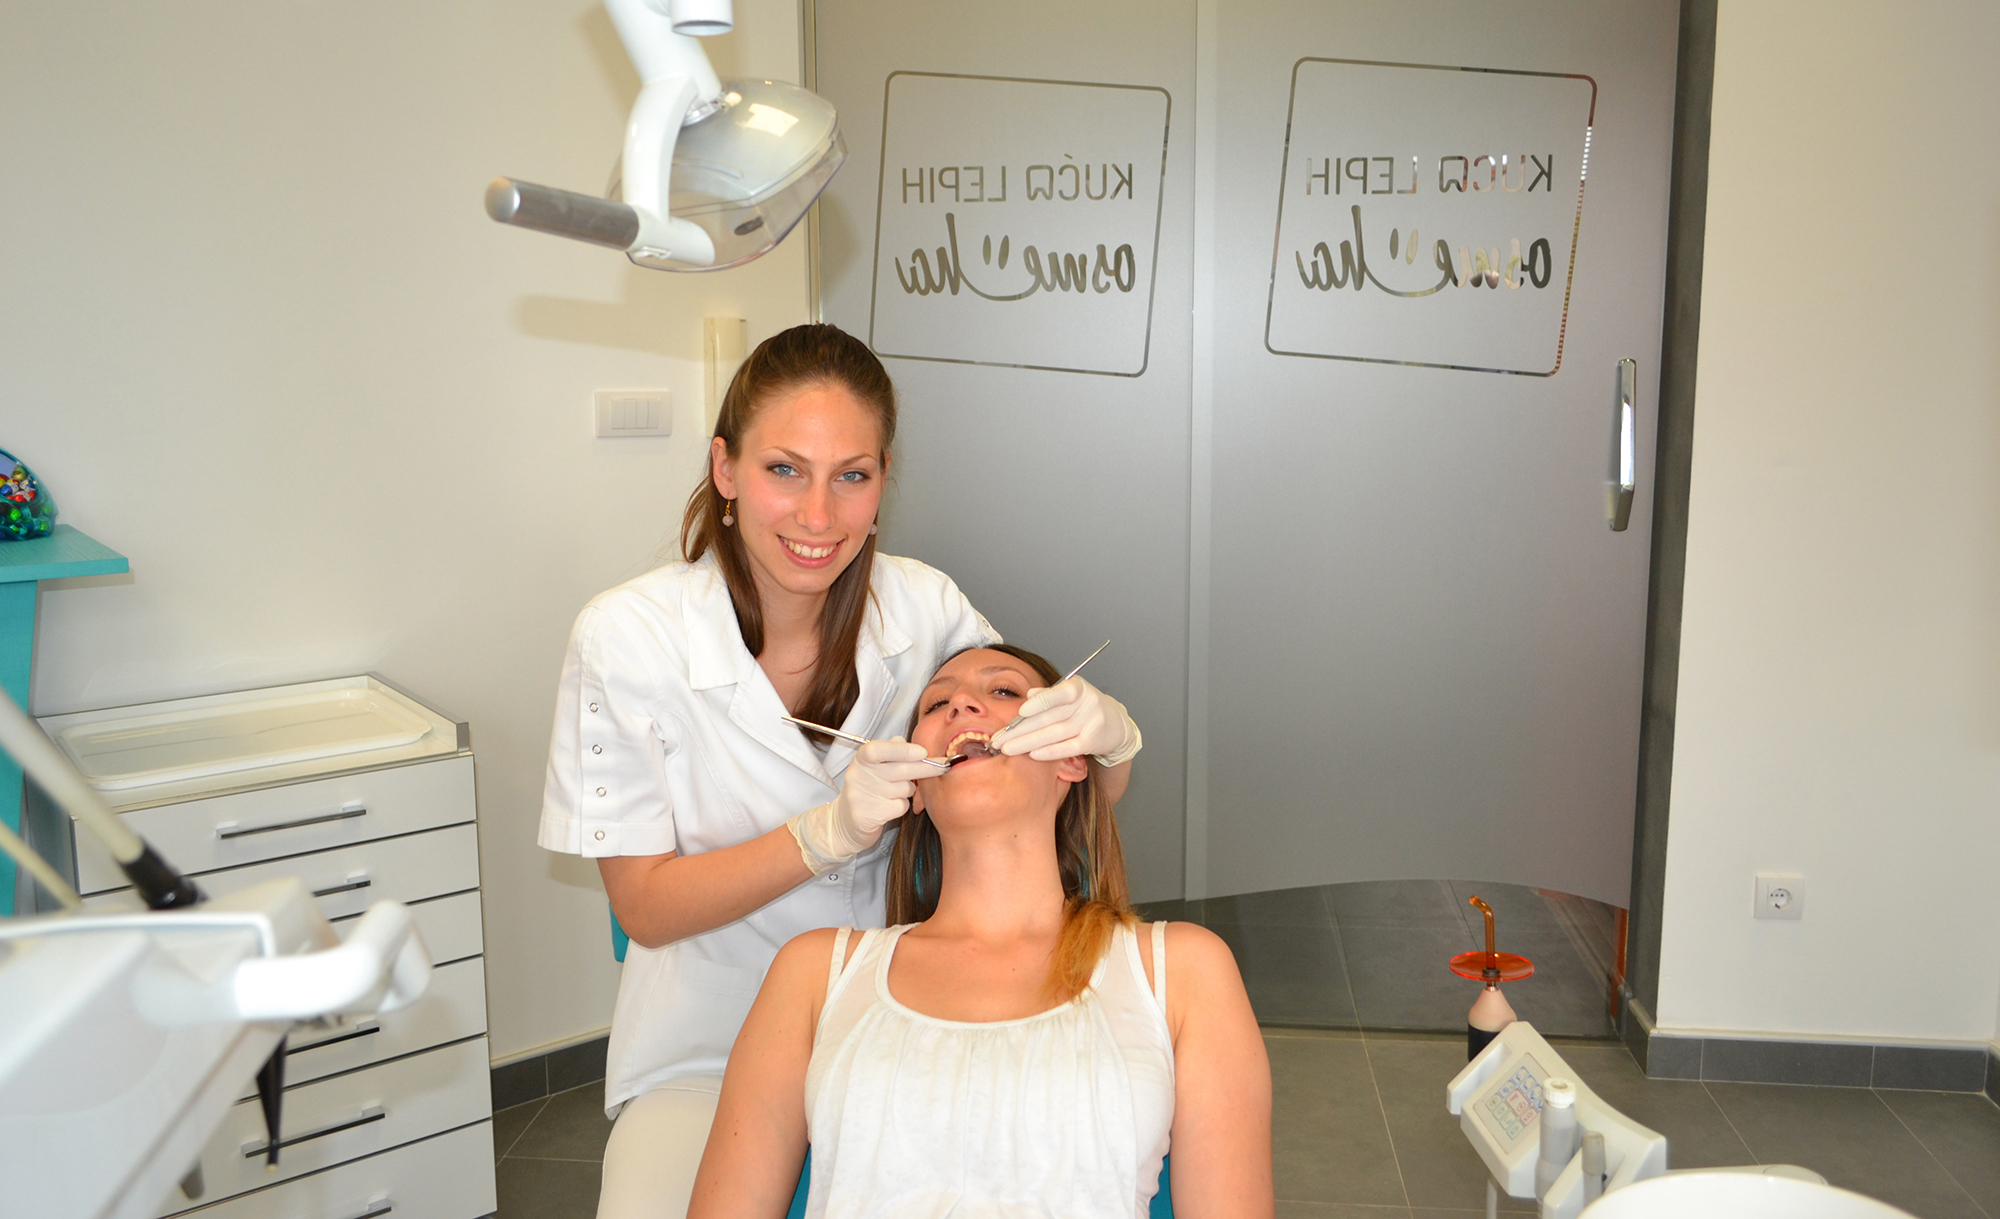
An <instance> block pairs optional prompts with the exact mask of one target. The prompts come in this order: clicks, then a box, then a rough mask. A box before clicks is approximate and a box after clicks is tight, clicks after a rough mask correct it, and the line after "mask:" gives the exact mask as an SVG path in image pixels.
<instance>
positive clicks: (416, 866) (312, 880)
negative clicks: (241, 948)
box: [84, 824, 479, 919]
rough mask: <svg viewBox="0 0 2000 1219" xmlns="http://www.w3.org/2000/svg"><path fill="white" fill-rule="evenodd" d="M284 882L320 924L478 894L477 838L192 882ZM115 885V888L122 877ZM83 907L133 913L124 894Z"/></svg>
mask: <svg viewBox="0 0 2000 1219" xmlns="http://www.w3.org/2000/svg"><path fill="white" fill-rule="evenodd" d="M176 866H178V865H176ZM285 876H296V877H298V878H299V879H300V880H302V881H304V882H305V885H306V888H308V889H311V890H312V891H313V892H314V893H315V894H317V895H318V896H319V908H320V911H321V913H323V914H325V915H326V917H328V918H330V919H339V918H347V917H349V916H351V915H356V914H360V913H361V912H362V911H364V910H366V909H368V907H370V906H372V905H374V904H375V903H376V902H378V901H381V900H382V899H384V898H387V899H389V900H390V901H398V902H404V903H409V902H418V901H422V900H424V899H425V898H427V897H437V896H439V895H440V894H444V893H457V892H460V891H461V890H465V889H476V888H478V887H479V834H478V831H477V830H476V829H475V828H474V827H473V826H471V825H469V824H468V825H454V826H450V827H447V828H445V829H441V830H430V831H427V832H425V833H422V834H409V835H405V836H404V837H401V838H389V839H384V840H383V841H380V842H364V843H362V844H360V845H359V846H351V847H339V848H337V849H335V850H331V851H315V852H313V853H312V854H310V855H298V856H293V857H291V858H288V859H274V860H272V861H270V862H269V863H259V864H251V865H249V866H247V867H241V868H224V869H222V870H221V871H219V872H207V873H203V874H202V875H200V876H198V877H197V878H196V880H197V881H198V882H199V883H200V885H201V887H202V890H203V891H204V892H206V893H207V894H208V895H209V896H210V897H222V896H224V895H226V894H230V893H235V892H237V891H239V890H242V889H248V888H250V887H251V886H252V885H260V884H263V883H264V882H265V881H267V880H276V879H278V878H280V877H285ZM119 879H120V880H121V881H122V880H123V879H124V877H122V876H121V877H119ZM84 904H85V905H86V906H89V907H91V908H92V909H107V908H125V907H129V908H131V909H135V910H136V909H139V908H140V903H139V900H138V898H137V896H136V895H134V894H133V892H132V890H131V889H129V888H126V889H118V890H114V891H111V892H107V893H98V894H95V895H93V896H92V897H90V898H89V899H88V900H87V901H86V902H85V903H84Z"/></svg>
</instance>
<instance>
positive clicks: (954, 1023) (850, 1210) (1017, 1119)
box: [806, 923, 1174, 1219]
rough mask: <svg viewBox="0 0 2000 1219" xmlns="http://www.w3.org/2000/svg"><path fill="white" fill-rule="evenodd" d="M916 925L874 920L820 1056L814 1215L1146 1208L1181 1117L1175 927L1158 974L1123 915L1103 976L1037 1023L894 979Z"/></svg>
mask: <svg viewBox="0 0 2000 1219" xmlns="http://www.w3.org/2000/svg"><path fill="white" fill-rule="evenodd" d="M909 929H910V928H909V927H908V926H903V927H890V928H887V929H886V930H877V931H864V932H863V933H862V935H861V943H860V945H859V946H858V947H857V948H856V949H855V952H854V959H853V960H851V961H848V962H847V963H846V967H845V968H842V965H841V962H842V960H843V958H845V957H846V955H847V939H848V931H847V929H846V928H842V929H841V931H840V933H839V935H838V936H836V937H835V939H834V946H833V961H832V965H831V967H830V968H829V970H828V977H827V996H826V1004H825V1006H824V1008H823V1009H822V1011H821V1013H820V1019H819V1028H818V1029H817V1030H816V1031H815V1033H814V1035H813V1052H812V1062H811V1065H809V1066H808V1067H807V1068H806V1129H807V1133H808V1135H809V1137H810V1140H811V1144H812V1185H811V1191H810V1193H809V1194H808V1195H807V1199H806V1215H807V1216H808V1219H819V1217H821V1216H827V1217H830V1219H861V1217H862V1216H867V1217H869V1219H878V1217H879V1219H938V1217H939V1216H943V1215H950V1216H952V1217H953V1219H1026V1217H1028V1216H1034V1217H1036V1219H1043V1217H1054V1216H1060V1217H1061V1219H1145V1215H1146V1209H1147V1204H1148V1203H1149V1202H1150V1201H1151V1200H1152V1197H1153V1194H1154V1192H1155V1191H1156V1190H1157V1189H1158V1187H1159V1179H1160V1164H1161V1161H1162V1160H1163V1158H1164V1157H1165V1156H1166V1153H1167V1136H1168V1133H1169V1131H1170V1130H1171V1129H1172V1126H1173V1121H1174V1047H1173V1041H1172V1038H1171V1037H1170V1036H1169V1034H1168V1031H1167V1016H1166V1008H1167V999H1166V977H1167V969H1166V964H1167V956H1166V929H1167V925H1166V924H1165V923H1154V924H1153V976H1154V978H1155V983H1154V985H1153V986H1152V987H1151V988H1150V989H1149V988H1148V987H1147V985H1146V971H1145V967H1144V965H1143V964H1141V962H1140V959H1139V940H1138V936H1137V935H1136V934H1135V933H1134V932H1133V930H1132V929H1131V928H1130V927H1123V926H1121V927H1119V928H1118V929H1117V930H1116V931H1115V932H1114V933H1113V936H1112V940H1111V946H1110V950H1109V951H1108V952H1106V953H1105V955H1104V959H1103V960H1101V961H1099V962H1098V963H1097V969H1096V971H1095V972H1094V973H1093V974H1092V975H1091V979H1090V985H1089V986H1088V987H1087V988H1086V989H1085V990H1084V992H1083V993H1082V994H1080V995H1078V996H1077V997H1076V998H1074V999H1071V1000H1070V1001H1069V1002H1068V1003H1065V1004H1063V1005H1062V1006H1061V1007H1057V1008H1052V1009H1050V1010H1049V1011H1045V1012H1041V1013H1039V1014H1037V1015H1033V1016H1026V1017H1023V1018H1022V1019H1019V1020H996V1021H993V1022H990V1023H968V1022H966V1021H960V1020H941V1019H939V1018H937V1017H935V1016H926V1015H924V1014H923V1013H921V1012H915V1011H912V1010H910V1009H909V1008H907V1007H904V1006H903V1005H902V1004H901V1003H898V1002H897V1001H896V1000H895V998H894V997H893V996H891V995H890V993H889V961H890V959H891V958H892V957H893V956H894V955H895V952H896V943H897V941H898V940H900V939H902V937H903V933H904V932H906V931H908V930H909Z"/></svg>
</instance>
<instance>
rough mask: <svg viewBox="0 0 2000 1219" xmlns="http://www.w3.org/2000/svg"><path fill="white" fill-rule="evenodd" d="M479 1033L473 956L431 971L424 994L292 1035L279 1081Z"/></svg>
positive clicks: (251, 1090) (478, 965)
mask: <svg viewBox="0 0 2000 1219" xmlns="http://www.w3.org/2000/svg"><path fill="white" fill-rule="evenodd" d="M485 1031H486V962H485V960H483V959H482V958H480V957H473V958H471V959H470V960H465V961H458V962H456V963H454V964H451V965H446V966H445V967H443V968H442V969H438V970H435V971H433V972H432V973H431V984H430V987H429V988H428V989H426V990H425V991H424V997H423V998H421V999H419V1000H417V1001H416V1002H415V1003H412V1004H411V1005H410V1006H408V1007H406V1008H403V1009H401V1010H400V1011H393V1012H388V1013H386V1014H384V1015H380V1016H370V1017H368V1018H367V1019H365V1020H360V1021H356V1022H355V1023H353V1024H351V1025H349V1026H348V1027H347V1028H344V1029H338V1030H335V1031H331V1032H321V1031H317V1030H315V1031H313V1032H298V1033H294V1034H293V1035H292V1039H291V1041H290V1043H289V1047H290V1048H289V1049H288V1050H287V1051H286V1053H285V1082H286V1083H287V1084H302V1083H308V1082H310V1081H312V1080H315V1079H320V1078H323V1077H325V1076H328V1075H333V1074H336V1073H337V1072H340V1071H353V1070H358V1069H359V1068H361V1067H365V1066H367V1065H369V1064H370V1063H376V1062H381V1061H383V1060H385V1059H390V1058H400V1057H401V1056H403V1055H404V1054H414V1053H416V1052H417V1051H419V1050H428V1049H430V1048H431V1047H432V1046H439V1045H443V1044H444V1043H446V1042H447V1041H457V1040H458V1039H460V1038H461V1037H472V1036H476V1035H477V1034H480V1033H483V1032H485ZM256 1094H257V1085H256V1083H255V1081H252V1082H250V1083H247V1084H245V1085H244V1089H243V1099H245V1100H248V1099H249V1098H251V1097H253V1096H255V1095H256ZM288 1124H289V1123H288Z"/></svg>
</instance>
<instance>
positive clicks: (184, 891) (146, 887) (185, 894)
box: [0, 692, 202, 910]
mask: <svg viewBox="0 0 2000 1219" xmlns="http://www.w3.org/2000/svg"><path fill="white" fill-rule="evenodd" d="M0 749H4V750H6V751H7V752H8V753H9V754H12V755H13V757H14V761H16V762H18V763H19V764H20V766H21V769H22V770H23V771H24V772H26V773H27V776H28V777H29V778H30V779H33V780H34V782H35V786H37V787H39V788H41V789H42V790H43V791H44V792H47V793H48V796H49V798H50V799H51V800H54V801H55V802H56V805H57V807H59V808H61V809H62V810H63V811H64V812H67V813H68V814H69V815H70V816H71V817H74V818H76V820H77V822H78V824H80V825H82V826H83V828H84V829H86V830H88V831H90V833H91V834H92V836H94V837H95V838H96V839H97V840H98V841H99V842H101V843H103V844H104V849H105V850H107V851H110V852H111V858H113V859H114V860H117V861H118V866H119V868H120V869H121V870H123V871H124V873H125V877H126V879H127V880H130V881H131V882H132V887H133V888H134V889H137V890H138V891H139V896H140V897H142V898H144V899H145V901H146V906H147V908H148V909H152V910H168V909H176V908H179V907H181V906H192V905H194V904H195V903H196V902H199V901H200V900H202V892H201V890H200V889H199V888H196V887H195V883H194V882H193V881H191V880H189V879H188V878H187V877H185V876H183V875H181V874H180V873H179V872H177V871H175V870H174V867H173V865H172V864H169V863H168V862H167V861H166V860H164V859H162V858H160V855H159V852H157V851H155V850H154V849H153V848H152V845H151V844H149V843H148V842H147V841H146V840H145V839H143V838H141V837H139V836H138V835H137V834H135V833H133V832H132V831H131V829H130V828H129V827H127V826H126V824H125V823H124V822H123V821H121V820H119V818H118V814H116V813H114V812H112V811H111V807H110V806H109V805H107V804H105V803H104V797H103V796H100V795H98V794H97V789H96V788H94V787H92V786H91V785H90V784H89V783H88V782H86V781H85V780H84V777H83V775H82V774H81V773H80V772H79V771H78V770H77V769H76V767H74V766H72V765H70V763H69V759H67V758H65V757H63V756H62V754H61V753H60V752H59V751H58V750H57V749H56V746H55V742H54V741H51V740H49V738H48V737H47V736H45V735H44V734H43V733H42V730H41V729H40V728H39V727H37V726H36V725H35V721H33V720H31V719H29V718H28V713H27V712H25V711H23V710H21V708H20V707H19V706H18V705H17V704H16V703H15V702H14V700H13V699H12V698H11V697H9V696H8V695H7V694H5V693H4V692H0Z"/></svg>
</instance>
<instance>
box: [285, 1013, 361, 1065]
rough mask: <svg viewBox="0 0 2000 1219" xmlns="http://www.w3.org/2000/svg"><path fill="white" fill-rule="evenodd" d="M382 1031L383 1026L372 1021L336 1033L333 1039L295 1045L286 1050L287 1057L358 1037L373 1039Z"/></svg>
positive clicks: (328, 1038) (326, 1038)
mask: <svg viewBox="0 0 2000 1219" xmlns="http://www.w3.org/2000/svg"><path fill="white" fill-rule="evenodd" d="M381 1031H382V1026H381V1025H380V1024H377V1023H376V1022H375V1021H373V1020H370V1021H369V1022H368V1023H366V1024H362V1025H356V1026H355V1027H354V1028H351V1029H349V1030H347V1031H346V1032H344V1033H336V1034H334V1035H333V1036H331V1037H322V1038H320V1039H319V1040H318V1041H308V1042H307V1043H305V1044H304V1045H295V1046H293V1047H292V1048H291V1049H289V1050H286V1051H285V1055H286V1057H288V1058H296V1057H298V1056H299V1055H300V1054H303V1053H305V1052H306V1051H307V1050H317V1049H319V1048H320V1047H321V1046H329V1045H339V1044H340V1043H341V1042H343V1041H353V1040H354V1039H355V1038H357V1037H372V1036H373V1035H375V1034H376V1033H379V1032H381Z"/></svg>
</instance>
